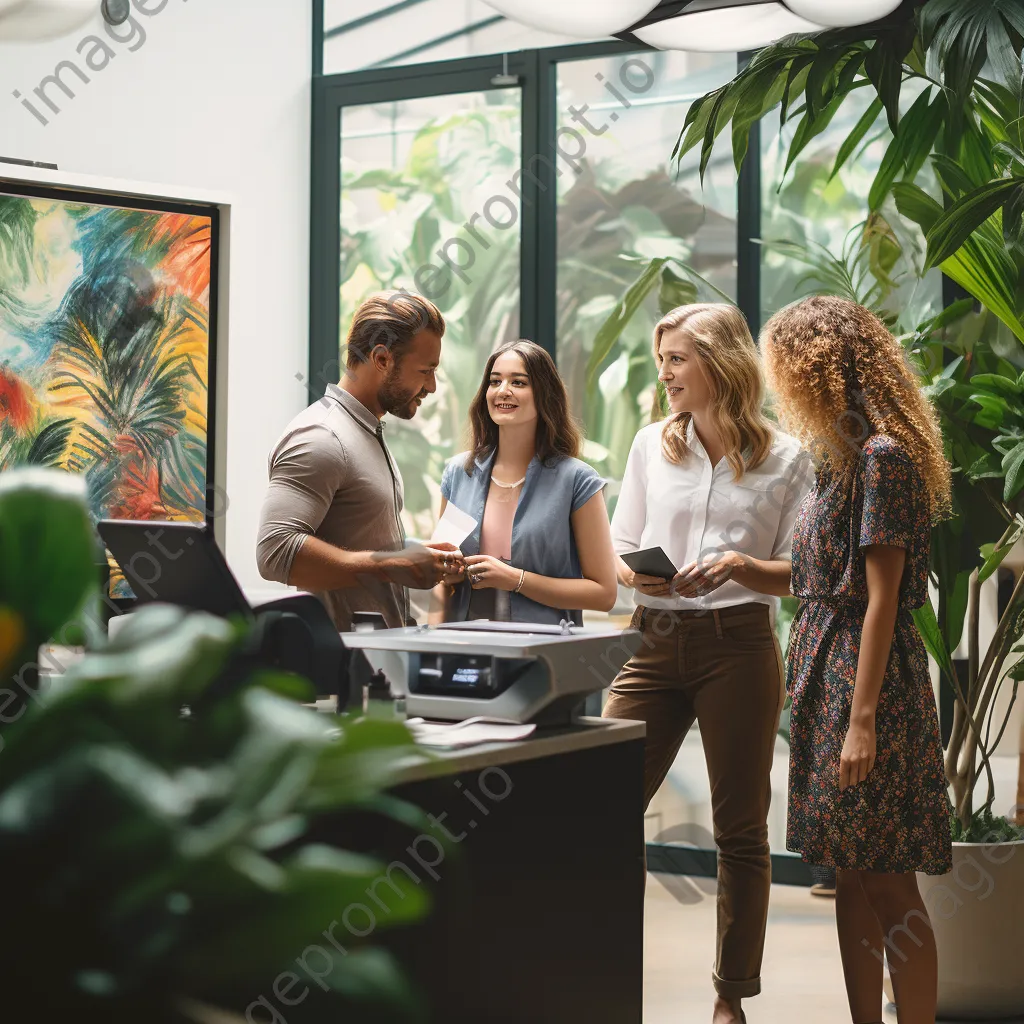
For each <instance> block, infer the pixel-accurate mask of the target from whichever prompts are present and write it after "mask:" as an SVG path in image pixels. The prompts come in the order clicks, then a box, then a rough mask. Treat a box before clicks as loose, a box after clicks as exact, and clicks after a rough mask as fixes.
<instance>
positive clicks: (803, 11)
mask: <svg viewBox="0 0 1024 1024" xmlns="http://www.w3.org/2000/svg"><path fill="white" fill-rule="evenodd" d="M785 2H786V6H787V7H788V8H789V9H790V10H791V11H792V12H793V13H794V14H796V15H799V16H800V17H801V18H806V19H807V20H808V21H815V22H817V23H818V24H819V25H825V26H826V27H828V28H852V27H853V26H854V25H866V24H867V23H868V22H871V21H878V19H879V18H884V17H885V16H886V15H887V14H892V12H893V11H895V10H896V8H897V7H899V5H900V0H785Z"/></svg>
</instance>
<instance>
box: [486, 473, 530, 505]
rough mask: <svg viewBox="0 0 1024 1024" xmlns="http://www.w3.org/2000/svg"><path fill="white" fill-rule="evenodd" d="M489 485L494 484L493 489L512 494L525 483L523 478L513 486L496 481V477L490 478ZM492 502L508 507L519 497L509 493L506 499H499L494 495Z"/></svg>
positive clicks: (502, 497) (502, 481)
mask: <svg viewBox="0 0 1024 1024" xmlns="http://www.w3.org/2000/svg"><path fill="white" fill-rule="evenodd" d="M491 483H492V484H494V486H495V487H498V488H500V489H501V490H502V491H507V492H514V491H515V490H516V489H517V488H519V487H521V486H522V485H523V484H525V483H526V477H525V476H524V477H523V478H522V480H517V481H516V482H515V483H514V484H507V483H505V481H504V480H498V479H497V478H496V477H493V476H492V477H491ZM494 500H495V501H497V502H500V503H501V504H502V505H509V504H511V503H512V502H513V501H518V500H519V496H518V495H517V494H514V493H509V494H508V496H507V497H504V496H501V497H499V495H498V494H497V493H496V494H495V495H494Z"/></svg>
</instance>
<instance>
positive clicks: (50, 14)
mask: <svg viewBox="0 0 1024 1024" xmlns="http://www.w3.org/2000/svg"><path fill="white" fill-rule="evenodd" d="M99 10H100V5H99V2H98V0H13V2H12V0H0V42H3V43H6V42H11V41H13V42H30V41H32V40H41V39H57V38H59V37H60V36H63V35H67V34H68V33H69V32H72V31H74V30H75V29H76V28H80V27H81V26H82V25H84V24H85V23H86V22H87V21H91V20H92V19H93V18H94V17H96V16H97V15H98V14H99Z"/></svg>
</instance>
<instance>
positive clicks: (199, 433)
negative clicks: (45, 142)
mask: <svg viewBox="0 0 1024 1024" xmlns="http://www.w3.org/2000/svg"><path fill="white" fill-rule="evenodd" d="M20 188H21V191H19V192H15V191H12V187H11V186H8V185H4V184H3V183H0V472H2V471H3V470H5V469H9V468H11V467H13V466H20V465H26V464H33V465H42V466H55V467H58V468H60V469H64V470H68V471H70V472H74V473H81V474H83V475H84V476H85V479H86V482H87V486H88V493H89V502H90V507H91V511H92V514H93V515H94V516H95V517H96V518H97V519H103V518H113V519H146V520H150V519H152V520H204V519H206V518H207V481H208V471H209V457H208V450H209V449H208V446H209V442H210V438H209V436H208V420H209V413H210V408H211V405H210V394H209V383H210V366H211V363H212V356H211V329H210V321H211V278H212V276H213V269H214V266H215V262H214V258H215V254H214V247H215V236H216V211H215V210H211V209H208V208H204V207H198V208H191V207H179V206H173V207H171V206H169V207H167V208H165V209H155V208H154V209H140V208H136V207H135V206H132V205H128V201H127V200H120V201H118V200H117V199H114V198H113V197H111V202H110V203H109V204H108V203H107V202H106V201H105V200H106V197H102V198H98V197H96V196H94V195H79V194H71V193H66V192H63V191H56V190H54V191H52V192H51V193H50V194H47V191H46V190H43V189H35V188H33V189H31V190H29V189H27V188H25V187H20ZM122 202H123V203H125V205H120V204H121V203H122Z"/></svg>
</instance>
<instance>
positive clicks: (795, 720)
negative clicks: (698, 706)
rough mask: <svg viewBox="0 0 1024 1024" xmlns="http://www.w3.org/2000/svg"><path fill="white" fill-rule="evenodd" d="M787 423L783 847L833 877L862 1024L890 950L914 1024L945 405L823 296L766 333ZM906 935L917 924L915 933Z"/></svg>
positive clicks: (881, 333) (946, 476)
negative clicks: (805, 463)
mask: <svg viewBox="0 0 1024 1024" xmlns="http://www.w3.org/2000/svg"><path fill="white" fill-rule="evenodd" d="M761 343H762V346H763V351H764V357H765V364H766V369H767V371H768V377H769V381H770V382H771V384H772V385H773V387H774V389H775V392H776V394H777V396H778V400H779V407H780V413H781V414H782V418H783V421H784V423H785V425H786V427H787V428H788V429H789V430H790V431H791V432H792V433H794V434H795V435H796V436H797V437H799V438H800V440H802V441H803V442H804V444H805V445H806V446H807V447H809V448H810V449H811V450H812V452H813V454H814V455H815V457H816V462H817V463H818V474H817V481H816V485H815V489H814V490H813V491H812V492H811V494H810V495H809V496H808V497H807V499H806V501H805V502H804V504H803V506H802V508H801V510H800V513H799V515H798V516H797V522H796V528H795V531H794V535H793V571H792V591H793V593H794V594H795V595H796V596H797V597H799V598H800V599H801V602H800V610H799V612H798V614H797V618H796V620H795V622H794V625H793V630H792V633H791V637H790V647H789V665H788V673H787V674H788V680H787V682H788V687H789V691H790V694H791V695H792V699H793V705H792V723H791V730H792V731H791V738H792V750H791V760H790V781H789V819H788V834H787V846H788V847H789V849H791V850H794V851H798V852H800V853H801V854H802V855H803V858H804V860H806V861H808V862H809V863H812V864H823V865H832V866H834V867H835V868H836V869H837V874H838V880H837V892H836V901H837V902H836V923H837V927H838V932H839V946H840V952H841V955H842V960H843V971H844V974H845V977H846V989H847V994H848V997H849V1003H850V1012H851V1015H852V1019H853V1022H854V1024H871V1022H876V1021H879V1020H880V1019H881V1006H882V957H883V951H885V953H886V954H887V956H888V960H889V965H890V973H891V975H892V980H893V988H894V993H895V996H896V1001H897V1003H898V1007H899V1020H900V1024H933V1022H934V1020H935V1002H936V988H937V966H936V954H935V942H934V937H933V934H932V931H931V927H930V924H929V921H928V912H927V910H926V909H925V906H924V903H923V901H922V899H921V895H920V891H919V890H918V886H917V879H916V877H915V874H914V872H915V871H924V872H927V873H929V874H944V873H945V872H947V871H949V870H950V869H951V867H952V861H951V857H952V851H951V841H950V830H949V816H948V814H947V809H946V795H945V778H944V775H943V766H942V749H941V744H940V740H939V728H938V716H937V714H936V709H935V698H934V695H933V691H932V686H931V682H930V679H929V675H928V664H927V659H926V657H925V651H924V647H923V645H922V643H921V639H920V637H919V636H918V634H917V630H916V628H915V626H914V622H913V619H912V618H911V611H912V609H914V608H917V607H919V606H921V605H922V604H923V603H924V602H925V601H926V600H927V596H928V595H927V573H928V548H929V535H930V527H931V523H932V521H933V520H935V519H937V518H940V517H942V516H943V515H945V514H947V513H948V509H949V501H950V470H949V465H948V463H947V461H946V459H945V457H944V454H943V446H942V436H941V434H940V431H939V428H938V426H937V424H936V420H935V416H934V413H933V411H932V409H931V407H930V405H929V404H928V401H927V399H926V398H925V396H924V395H923V394H922V392H921V390H920V389H919V387H918V385H917V381H916V379H915V377H914V375H913V373H912V371H911V370H910V368H909V367H908V366H907V364H906V362H905V359H904V356H903V353H902V350H901V349H900V347H899V345H898V344H897V342H896V341H895V340H894V339H893V337H892V335H891V334H890V333H889V332H888V331H887V330H886V328H885V326H884V325H883V324H882V322H881V321H880V320H879V319H878V318H877V317H876V316H875V315H874V314H873V313H871V312H869V311H868V310H866V309H864V308H863V307H861V306H858V305H855V304H854V303H852V302H848V301H846V300H845V299H838V298H831V297H818V298H811V299H806V300H804V301H803V302H799V303H796V304H795V305H792V306H789V307H787V308H785V309H783V310H781V311H780V312H778V313H776V314H775V316H773V317H772V318H771V319H770V320H769V321H768V323H767V324H766V325H765V328H764V331H763V333H762V338H761ZM908 929H909V932H908Z"/></svg>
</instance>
